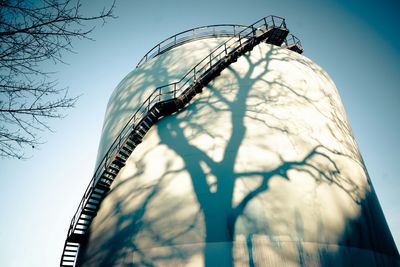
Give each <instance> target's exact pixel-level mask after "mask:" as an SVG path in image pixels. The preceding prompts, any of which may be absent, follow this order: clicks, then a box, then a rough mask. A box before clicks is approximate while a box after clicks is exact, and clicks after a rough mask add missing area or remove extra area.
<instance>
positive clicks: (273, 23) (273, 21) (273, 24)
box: [271, 16, 275, 27]
mask: <svg viewBox="0 0 400 267" xmlns="http://www.w3.org/2000/svg"><path fill="white" fill-rule="evenodd" d="M271 18H272V26H274V27H275V20H274V16H271Z"/></svg>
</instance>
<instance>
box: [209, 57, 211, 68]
mask: <svg viewBox="0 0 400 267" xmlns="http://www.w3.org/2000/svg"><path fill="white" fill-rule="evenodd" d="M209 58H210V68H211V54H210V57H209Z"/></svg>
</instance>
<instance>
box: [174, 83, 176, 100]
mask: <svg viewBox="0 0 400 267" xmlns="http://www.w3.org/2000/svg"><path fill="white" fill-rule="evenodd" d="M174 98H176V83H174Z"/></svg>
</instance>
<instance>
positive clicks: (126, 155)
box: [118, 149, 129, 158]
mask: <svg viewBox="0 0 400 267" xmlns="http://www.w3.org/2000/svg"><path fill="white" fill-rule="evenodd" d="M118 153H119V154H120V155H122V156H124V157H125V158H128V157H129V153H127V152H126V151H124V150H123V149H121V150H120V151H118Z"/></svg>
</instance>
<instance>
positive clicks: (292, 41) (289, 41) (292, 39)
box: [283, 34, 303, 50]
mask: <svg viewBox="0 0 400 267" xmlns="http://www.w3.org/2000/svg"><path fill="white" fill-rule="evenodd" d="M295 45H296V46H297V47H298V48H299V49H300V50H303V46H302V45H301V42H300V39H299V38H297V37H296V36H294V35H293V34H289V35H288V36H287V37H286V39H285V42H284V45H283V47H284V48H290V47H292V46H295Z"/></svg>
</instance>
